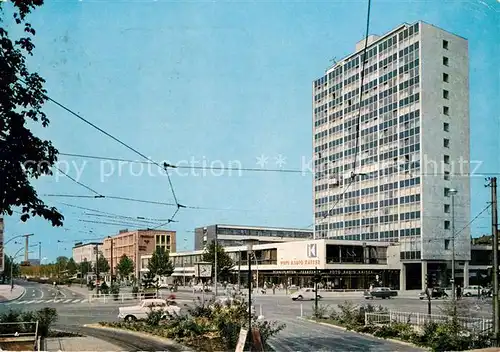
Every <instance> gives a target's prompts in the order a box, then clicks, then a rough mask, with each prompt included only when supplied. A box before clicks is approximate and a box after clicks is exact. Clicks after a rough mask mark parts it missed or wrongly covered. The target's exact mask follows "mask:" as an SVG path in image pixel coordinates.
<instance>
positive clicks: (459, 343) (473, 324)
mask: <svg viewBox="0 0 500 352" xmlns="http://www.w3.org/2000/svg"><path fill="white" fill-rule="evenodd" d="M313 312H315V314H313V316H312V317H307V318H303V317H299V319H306V320H308V321H310V322H314V323H317V324H321V325H326V326H331V327H333V328H337V329H342V330H346V331H352V332H355V333H358V334H362V335H365V336H370V337H373V338H379V339H385V340H390V341H391V342H395V343H399V344H404V345H407V346H408V345H409V346H413V347H416V348H425V349H431V350H433V351H469V350H473V349H481V348H488V347H491V345H492V344H491V336H490V335H489V334H488V329H487V328H485V327H486V325H487V324H485V321H484V319H482V320H481V319H478V320H474V319H476V318H471V317H459V316H456V315H452V314H446V315H426V314H421V313H403V312H392V311H388V310H387V309H386V308H384V307H382V306H378V307H375V306H372V305H370V304H367V305H354V304H353V303H351V302H345V303H344V304H339V310H338V311H337V310H335V309H331V310H330V308H329V306H323V305H320V306H319V307H318V309H317V310H313Z"/></svg>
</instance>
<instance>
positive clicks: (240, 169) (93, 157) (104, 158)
mask: <svg viewBox="0 0 500 352" xmlns="http://www.w3.org/2000/svg"><path fill="white" fill-rule="evenodd" d="M58 155H62V156H68V157H73V158H87V159H95V160H103V161H117V162H127V163H134V164H145V165H154V164H153V163H152V162H149V161H141V160H133V159H124V158H117V157H106V156H99V155H86V154H74V153H58ZM169 165H170V164H169ZM171 167H172V168H175V169H191V170H214V171H224V170H228V171H250V172H278V173H279V172H281V173H296V174H313V171H311V170H307V169H305V170H299V169H260V168H252V167H241V168H239V167H229V166H225V167H224V166H195V165H192V166H189V165H171ZM401 173H404V172H403V171H401ZM419 175H420V176H442V175H444V172H430V173H419ZM447 175H448V174H447ZM449 175H450V176H464V177H470V176H478V177H484V176H496V175H500V172H485V173H470V172H469V173H459V172H457V173H450V174H449Z"/></svg>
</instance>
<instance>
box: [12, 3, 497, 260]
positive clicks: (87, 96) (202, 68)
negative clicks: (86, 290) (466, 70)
mask: <svg viewBox="0 0 500 352" xmlns="http://www.w3.org/2000/svg"><path fill="white" fill-rule="evenodd" d="M499 5H500V4H499V3H498V2H497V1H493V0H490V1H487V0H484V1H468V2H466V1H441V0H435V1H411V2H408V1H396V0H392V1H380V0H373V5H372V16H371V24H370V26H371V30H370V32H371V33H372V34H383V33H385V32H386V31H388V30H390V29H392V28H393V27H395V26H397V25H398V24H400V23H402V22H410V23H411V22H415V21H417V20H424V21H426V22H429V23H431V24H434V25H436V26H439V27H441V28H443V29H446V30H448V31H451V32H454V33H456V34H458V35H461V36H463V37H465V38H467V39H468V40H469V50H470V52H469V54H470V74H471V76H470V89H471V99H470V101H471V140H472V142H471V159H472V160H481V161H482V165H481V167H480V169H479V170H478V172H483V173H486V172H498V170H499V168H500V160H499V159H500V158H499V155H500V154H499V152H500V146H499V140H498V136H499V135H500V128H499V116H498V111H499V109H498V108H499V106H498V91H499V79H498V78H499V75H498V72H499V71H498V65H497V62H498V61H497V60H498V57H499V54H500V50H499V44H498V38H499V37H500V35H499V34H500V31H499V23H500V21H499V12H498V11H499V8H500V6H499ZM365 16H366V2H365V1H356V2H354V1H331V2H267V1H257V2H238V3H236V2H201V1H200V2H169V1H161V0H158V1H147V0H144V1H108V0H102V1H88V0H82V1H77V0H66V1H46V4H45V5H44V6H43V7H42V8H40V9H38V10H36V11H35V13H33V14H32V16H31V22H32V24H33V26H34V28H35V29H36V30H37V35H36V37H35V44H36V50H35V55H34V57H33V58H32V59H30V67H31V69H32V70H36V71H38V72H39V73H40V74H41V75H42V76H43V77H44V78H45V79H46V80H47V84H46V88H47V90H48V92H49V95H50V96H51V97H52V98H54V99H56V100H58V101H59V102H61V103H63V104H65V105H66V106H68V107H70V108H71V109H73V110H75V111H76V112H78V113H80V114H82V115H83V116H84V117H85V118H87V119H89V120H91V121H92V122H94V123H96V124H97V125H99V126H100V127H101V128H103V129H105V130H107V131H109V132H110V133H112V134H114V135H115V136H117V137H119V138H120V139H122V140H123V141H125V142H127V143H129V144H130V145H132V146H133V147H135V148H136V149H138V150H140V151H141V152H143V153H144V154H146V155H148V156H149V157H151V158H153V159H154V160H164V159H167V160H169V161H170V162H171V163H178V162H181V161H186V162H190V160H192V159H193V158H194V160H200V161H201V160H205V161H206V162H207V163H208V165H210V163H212V162H215V164H213V165H214V166H228V165H229V163H230V162H232V163H233V165H237V162H239V163H240V164H241V166H243V167H256V168H259V165H257V164H256V162H257V159H256V158H257V157H259V156H266V157H268V163H267V164H266V165H265V167H266V168H276V167H278V166H279V165H276V159H275V158H279V156H280V155H281V156H283V157H284V158H285V159H284V160H285V163H284V164H282V165H281V166H282V167H284V168H289V169H301V168H302V167H303V164H304V163H305V164H307V163H308V162H309V161H310V157H311V154H312V133H311V131H312V125H311V100H312V98H311V82H312V81H313V80H314V79H315V78H318V77H320V76H321V75H322V73H323V72H324V70H325V69H326V68H327V67H328V66H329V65H330V64H331V61H330V60H332V59H333V58H337V59H340V58H341V57H343V56H345V55H347V54H349V53H350V52H352V51H353V49H354V45H355V43H356V42H357V41H358V40H360V39H361V38H362V37H363V35H364V24H365V21H366V18H365ZM45 111H46V113H47V114H48V116H49V117H50V119H51V125H50V127H49V128H47V129H41V128H36V131H37V132H38V133H40V134H41V135H42V136H43V137H44V138H48V139H50V140H52V141H53V143H54V144H55V146H56V147H57V148H58V149H59V151H60V152H63V153H79V154H90V155H100V156H110V157H118V158H126V159H138V157H137V156H136V155H134V154H133V153H132V152H131V151H129V150H127V149H125V148H124V147H123V146H121V145H119V144H118V143H116V142H114V141H113V140H111V139H109V138H108V137H106V136H104V135H102V134H100V133H99V132H97V131H96V130H94V129H92V128H91V127H89V126H88V125H85V124H84V123H82V122H81V121H79V120H78V119H76V118H75V117H74V116H71V115H70V114H68V113H67V112H66V111H64V110H62V109H61V108H59V107H57V106H55V105H53V104H52V103H47V104H46V107H45ZM60 160H61V161H64V160H65V161H67V162H68V163H70V164H68V165H65V164H61V165H60V167H61V168H62V169H64V171H68V173H69V174H71V175H72V176H73V177H76V176H77V175H78V174H77V170H80V169H81V168H82V166H83V173H82V174H81V177H80V178H79V180H80V181H81V182H83V183H85V184H87V185H89V186H91V187H92V188H93V189H95V190H96V191H98V192H100V193H103V194H106V195H114V196H124V197H134V198H140V199H148V200H155V201H161V202H172V201H173V199H172V195H171V193H170V191H169V187H168V182H167V179H166V177H165V176H161V175H160V174H159V172H158V170H157V169H156V168H155V167H152V168H151V172H152V175H148V174H147V170H145V171H143V172H142V176H133V175H132V173H135V174H136V175H137V174H139V173H141V170H140V169H139V167H140V166H139V165H135V169H132V170H130V165H124V166H123V167H122V172H121V174H120V173H119V172H118V165H117V163H114V164H113V168H114V172H113V173H111V167H112V166H111V164H100V162H99V161H96V160H84V159H81V158H68V157H62V156H61V157H60ZM71 163H73V164H71ZM198 165H201V164H198ZM67 167H69V168H67ZM183 172H186V170H184V171H183ZM172 182H173V184H174V187H175V190H176V192H177V196H178V198H179V202H180V203H181V204H185V205H189V206H200V207H207V208H215V209H218V210H215V209H211V210H192V209H187V210H182V211H181V212H180V213H179V214H178V216H177V218H176V220H178V223H174V224H173V225H172V226H171V227H170V228H172V229H174V230H177V231H178V240H177V243H178V248H179V249H182V248H183V247H185V246H187V247H188V248H191V247H192V236H193V233H192V232H191V231H193V229H194V228H195V227H197V226H202V225H206V224H212V223H232V224H247V225H268V226H283V227H306V226H308V225H310V224H311V223H312V177H311V175H310V174H308V173H306V174H300V173H295V174H294V173H257V172H244V171H243V172H242V173H241V175H238V173H237V172H233V174H232V175H228V171H227V170H226V171H225V172H224V174H223V175H222V176H218V175H213V174H212V173H211V172H207V174H206V175H205V176H204V175H203V174H202V173H201V172H200V171H198V175H193V174H191V175H187V176H186V175H184V176H182V175H178V174H174V175H173V176H172ZM471 184H472V195H473V198H472V209H471V215H472V216H474V215H475V214H477V213H478V212H479V211H480V210H481V209H482V208H483V207H484V206H485V205H486V202H487V201H488V200H489V198H488V197H489V193H488V192H489V190H488V189H486V188H484V187H483V184H484V178H483V177H476V178H473V179H472V182H471ZM36 185H37V188H38V191H39V193H40V194H81V195H87V194H90V193H89V191H87V190H85V189H84V188H82V187H80V186H79V185H77V184H75V183H73V182H72V181H70V180H68V179H66V178H64V177H62V176H60V177H58V178H56V177H44V178H42V179H40V180H37V181H36ZM44 199H45V200H46V201H47V202H48V203H49V204H53V205H55V206H58V207H59V208H60V210H61V211H63V212H64V215H65V217H66V220H65V225H64V228H52V227H50V226H49V224H48V223H46V222H44V221H42V220H38V219H34V220H30V221H29V222H27V223H24V224H23V223H20V222H19V221H18V219H17V218H8V219H7V220H6V229H5V237H6V239H8V238H10V237H12V236H13V235H15V234H20V233H35V237H33V238H32V241H34V242H38V241H42V251H43V256H46V257H48V258H49V259H53V258H55V257H56V256H57V255H71V247H72V245H73V243H74V241H75V240H78V239H83V240H85V239H90V238H92V237H94V236H107V235H113V234H114V233H116V232H117V231H118V230H119V229H120V228H125V227H126V226H107V225H103V224H94V223H86V222H82V221H81V220H91V221H94V220H97V221H102V220H103V219H102V218H96V217H91V216H88V215H85V214H84V213H85V211H82V210H80V209H76V208H71V207H68V206H64V205H61V203H60V202H65V203H69V204H73V205H77V206H82V207H88V208H95V209H99V210H102V211H106V212H111V213H117V214H121V215H128V216H145V217H151V218H163V219H165V218H168V217H169V216H170V215H171V214H172V212H173V210H174V208H172V207H167V206H158V205H150V204H141V203H133V202H124V201H118V200H108V199H98V200H95V199H71V198H59V197H45V198H44ZM224 209H225V210H224ZM488 216H489V214H488V213H485V214H484V216H482V217H481V218H479V219H478V221H476V222H475V223H474V225H473V228H472V233H473V234H475V235H477V234H479V233H484V232H489V231H490V227H489V223H488ZM88 231H92V233H93V234H94V235H89V234H86V232H88ZM57 240H61V241H65V242H63V243H60V244H58V243H57ZM18 247H19V245H16V244H12V242H11V243H10V244H9V245H8V246H7V252H9V251H15V250H17V248H18ZM37 255H38V254H37V253H35V254H34V255H33V256H34V257H37Z"/></svg>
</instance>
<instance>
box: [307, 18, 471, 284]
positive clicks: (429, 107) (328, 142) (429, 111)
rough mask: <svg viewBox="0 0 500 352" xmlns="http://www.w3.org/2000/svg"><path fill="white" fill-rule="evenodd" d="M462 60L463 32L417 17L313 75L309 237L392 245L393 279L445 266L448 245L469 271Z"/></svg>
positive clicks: (466, 107) (466, 73) (465, 67)
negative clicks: (397, 255)
mask: <svg viewBox="0 0 500 352" xmlns="http://www.w3.org/2000/svg"><path fill="white" fill-rule="evenodd" d="M365 44H366V48H365ZM468 66H469V59H468V42H467V40H466V39H464V38H461V37H459V36H457V35H455V34H452V33H449V32H446V31H444V30H442V29H440V28H437V27H435V26H432V25H430V24H427V23H425V22H417V23H415V24H412V25H409V24H402V25H400V26H398V27H397V28H395V29H393V30H392V31H390V32H388V33H386V34H384V35H382V36H375V35H371V36H369V37H368V38H366V39H364V40H362V41H361V42H359V43H357V45H356V51H355V52H354V53H353V54H351V55H349V56H347V57H345V58H344V59H342V60H340V61H338V62H337V63H335V64H334V65H333V66H332V67H330V68H329V69H328V70H327V71H326V73H325V74H324V75H323V76H322V77H321V78H319V79H317V80H315V81H314V82H313V126H314V128H313V131H314V139H313V146H314V165H315V179H314V182H313V189H314V198H315V199H314V203H315V204H314V214H315V237H316V238H342V239H346V240H360V241H364V240H380V241H390V242H399V243H400V246H401V261H402V262H403V266H402V268H401V269H402V270H401V272H402V274H401V279H402V280H404V281H402V282H401V285H402V286H407V287H408V286H409V285H408V284H407V281H408V280H410V279H412V278H418V279H419V280H418V281H420V282H423V281H424V280H421V279H423V278H424V277H425V275H426V274H427V273H428V272H432V271H436V272H440V273H446V272H448V273H449V265H447V264H449V263H450V261H451V259H452V253H453V248H454V249H455V260H456V261H457V262H456V268H457V272H460V274H459V273H457V276H461V275H465V276H464V283H465V280H466V277H467V278H468V265H467V262H468V261H469V260H470V230H469V228H468V227H466V224H467V223H468V222H469V219H470V185H469V178H468V177H467V176H468V174H469V169H470V167H469V159H470V158H469V70H468ZM362 70H363V71H364V75H363V76H362V74H361V72H362ZM358 128H359V132H358ZM453 205H454V206H453ZM452 214H454V218H455V221H453V216H452ZM453 228H455V234H454V239H455V241H452V239H453V237H452V232H453ZM453 242H454V243H453ZM453 244H454V246H453ZM459 269H460V270H459ZM462 269H463V271H462ZM448 275H449V274H448ZM407 279H408V280H407Z"/></svg>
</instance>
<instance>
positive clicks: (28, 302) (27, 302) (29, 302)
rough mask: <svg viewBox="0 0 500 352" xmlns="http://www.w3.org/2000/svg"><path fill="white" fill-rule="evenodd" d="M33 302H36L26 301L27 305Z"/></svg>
mask: <svg viewBox="0 0 500 352" xmlns="http://www.w3.org/2000/svg"><path fill="white" fill-rule="evenodd" d="M33 302H35V300H32V301H26V304H31V303H33Z"/></svg>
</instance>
